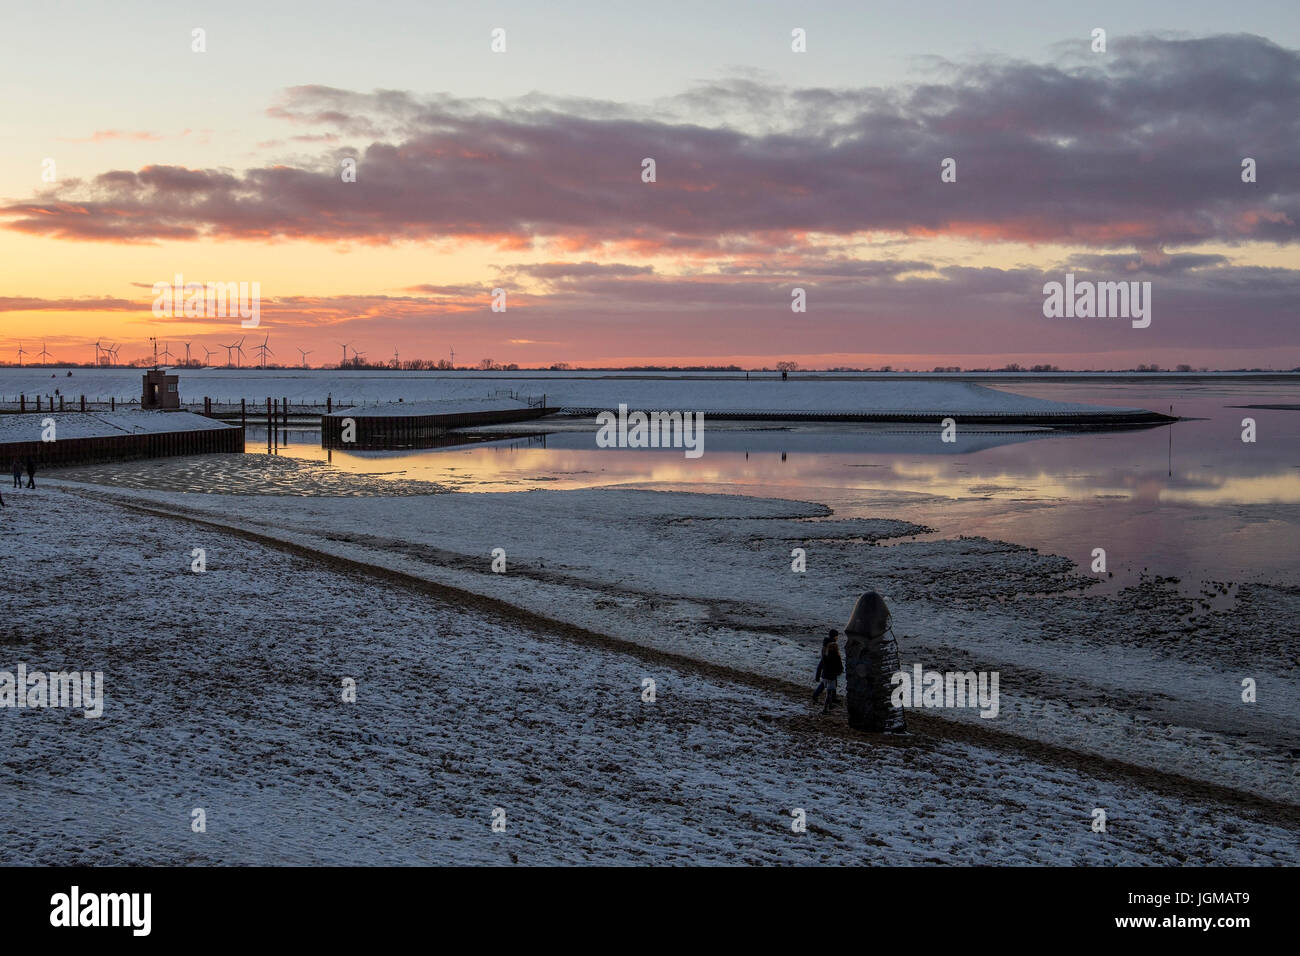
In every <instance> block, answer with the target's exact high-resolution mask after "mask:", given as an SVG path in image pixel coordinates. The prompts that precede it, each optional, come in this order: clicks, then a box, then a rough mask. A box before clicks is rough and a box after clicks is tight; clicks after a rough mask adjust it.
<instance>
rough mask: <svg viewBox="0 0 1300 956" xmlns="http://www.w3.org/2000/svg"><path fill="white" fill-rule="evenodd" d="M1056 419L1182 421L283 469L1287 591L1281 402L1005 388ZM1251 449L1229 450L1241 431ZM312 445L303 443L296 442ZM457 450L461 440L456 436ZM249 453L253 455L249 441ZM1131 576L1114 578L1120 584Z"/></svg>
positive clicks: (527, 443)
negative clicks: (724, 501) (765, 508)
mask: <svg viewBox="0 0 1300 956" xmlns="http://www.w3.org/2000/svg"><path fill="white" fill-rule="evenodd" d="M1016 390H1017V391H1021V392H1024V393H1026V394H1028V393H1030V392H1031V391H1032V392H1035V393H1038V394H1041V397H1044V398H1052V399H1058V400H1062V401H1083V402H1095V403H1098V404H1114V405H1125V406H1139V407H1150V408H1162V410H1163V408H1164V407H1165V406H1167V405H1172V406H1173V407H1174V409H1175V414H1178V415H1180V416H1184V417H1185V420H1184V421H1180V422H1179V423H1177V424H1175V425H1172V426H1162V427H1160V428H1156V429H1143V430H1137V431H1118V432H1083V433H1078V432H1070V433H1066V432H1053V431H1050V430H1044V429H1022V430H998V431H992V430H979V429H963V428H961V427H960V423H959V425H958V433H957V441H956V442H954V443H951V444H948V443H944V442H942V441H941V440H940V435H939V429H938V425H937V423H936V426H935V427H934V428H933V429H925V428H917V427H915V426H909V427H907V428H896V427H881V426H864V425H853V424H816V423H807V424H788V423H771V424H759V423H752V422H744V423H741V422H731V423H728V422H707V423H706V433H705V446H704V447H705V453H704V455H703V457H701V458H698V459H688V458H686V457H685V456H684V454H683V452H682V451H681V450H668V449H600V448H597V447H596V446H595V426H594V423H592V422H584V423H573V422H566V423H552V422H538V423H530V424H529V425H528V426H526V427H521V426H517V425H515V426H509V428H510V429H511V431H510V432H508V433H507V432H501V431H493V430H492V429H484V430H481V431H479V432H477V433H475V434H474V435H473V436H472V437H470V438H468V439H467V440H472V441H475V442H478V443H477V444H473V445H468V446H467V445H458V446H456V447H448V448H444V449H439V450H420V451H411V452H341V451H339V450H335V451H334V452H333V454H332V455H328V457H327V453H326V452H325V451H324V450H322V449H321V448H320V447H319V444H317V445H312V444H310V438H309V437H303V436H300V435H297V434H292V435H291V436H290V443H289V445H288V447H285V446H281V447H280V449H279V450H280V453H281V454H290V455H293V456H295V457H305V458H314V459H318V460H328V461H329V462H330V463H331V465H332V466H333V467H335V468H339V469H343V470H346V471H352V472H357V473H365V474H371V475H375V474H378V475H381V476H382V475H386V474H387V475H392V476H394V477H402V478H415V479H422V480H427V481H433V482H438V483H440V484H448V485H451V486H453V487H456V488H458V489H459V490H462V491H516V490H522V489H528V488H585V487H592V486H606V485H629V486H637V487H653V488H662V489H681V490H691V491H711V492H725V493H731V494H752V495H761V496H766V497H790V498H801V499H810V500H815V501H820V502H824V503H826V504H828V505H830V506H831V507H833V508H834V509H835V510H836V513H837V514H839V515H849V516H854V515H885V516H895V517H900V518H905V519H907V520H914V521H919V522H921V523H924V524H928V525H931V526H933V527H937V528H939V529H940V531H941V532H942V533H943V534H945V535H951V534H985V535H989V536H992V537H1000V538H1004V539H1005V540H1009V541H1015V542H1018V543H1022V544H1026V545H1030V546H1034V547H1040V548H1043V549H1045V550H1051V551H1054V552H1056V553H1059V554H1066V555H1069V556H1073V557H1075V559H1076V560H1077V561H1078V562H1079V564H1080V567H1081V568H1086V567H1087V565H1088V559H1089V555H1090V553H1091V551H1092V548H1093V547H1106V548H1107V550H1108V553H1109V554H1112V555H1114V560H1113V564H1114V566H1115V567H1116V568H1118V569H1121V574H1120V575H1119V577H1120V578H1121V580H1126V579H1128V578H1129V576H1130V575H1131V574H1135V573H1138V572H1140V570H1141V569H1142V568H1144V567H1149V568H1151V569H1152V570H1156V569H1159V571H1160V572H1161V573H1164V574H1189V575H1193V576H1196V577H1199V578H1203V579H1239V578H1264V579H1270V580H1281V581H1283V582H1285V583H1293V582H1295V581H1296V580H1298V579H1300V549H1297V548H1296V547H1295V543H1294V542H1295V541H1296V540H1297V531H1300V528H1298V527H1297V524H1300V518H1298V515H1300V512H1297V510H1296V509H1295V508H1294V506H1295V505H1296V504H1300V455H1298V454H1297V451H1298V450H1300V411H1294V410H1286V409H1248V410H1243V409H1240V408H1234V407H1232V406H1233V405H1239V404H1243V403H1264V402H1273V403H1278V404H1286V403H1295V402H1296V395H1295V394H1294V389H1290V388H1289V387H1282V388H1274V389H1269V388H1267V387H1266V386H1260V385H1253V386H1250V387H1249V392H1247V391H1246V387H1245V386H1239V385H1238V386H1233V385H1224V384H1217V383H1216V384H1214V385H1212V386H1196V385H1193V386H1186V385H1181V386H1176V387H1169V388H1167V389H1160V388H1158V387H1154V386H1143V387H1142V388H1136V387H1125V386H1122V385H1121V386H1114V387H1110V388H1107V387H1104V386H1097V385H1095V384H1089V385H1079V386H1073V385H1041V386H1038V387H1037V388H1036V389H1025V388H1017V389H1016ZM1245 416H1250V417H1253V418H1254V419H1255V421H1256V430H1257V436H1258V437H1257V441H1256V442H1254V443H1243V442H1242V441H1241V419H1242V418H1243V417H1245ZM307 436H310V433H307ZM462 437H464V436H462ZM248 447H249V450H250V451H256V450H259V448H264V447H265V435H264V434H263V435H262V436H261V443H260V446H259V442H258V441H257V440H256V439H255V437H254V436H253V435H252V434H251V433H250V436H249V441H248ZM1125 572H1127V573H1125Z"/></svg>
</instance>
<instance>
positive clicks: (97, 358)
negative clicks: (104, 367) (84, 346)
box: [95, 339, 99, 368]
mask: <svg viewBox="0 0 1300 956" xmlns="http://www.w3.org/2000/svg"><path fill="white" fill-rule="evenodd" d="M95 367H96V368H99V340H98V339H96V340H95Z"/></svg>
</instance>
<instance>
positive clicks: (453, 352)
mask: <svg viewBox="0 0 1300 956" xmlns="http://www.w3.org/2000/svg"><path fill="white" fill-rule="evenodd" d="M451 367H452V369H453V370H454V369H455V368H456V346H454V345H453V346H452V347H451Z"/></svg>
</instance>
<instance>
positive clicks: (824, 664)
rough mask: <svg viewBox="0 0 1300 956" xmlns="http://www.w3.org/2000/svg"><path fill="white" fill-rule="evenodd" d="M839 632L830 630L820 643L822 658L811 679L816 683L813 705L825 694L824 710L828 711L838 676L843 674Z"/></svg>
mask: <svg viewBox="0 0 1300 956" xmlns="http://www.w3.org/2000/svg"><path fill="white" fill-rule="evenodd" d="M839 636H840V632H839V631H837V630H834V629H833V628H832V630H831V632H830V634H829V635H828V636H827V637H826V638H825V640H823V641H822V656H821V659H820V660H819V661H818V662H817V673H816V674H815V675H814V676H813V679H814V680H816V681H817V687H816V688H815V689H814V690H813V698H812V699H813V703H814V704H815V703H817V698H819V697H820V696H821V695H822V691H827V694H826V708H825V709H826V710H830V709H831V707H832V706H833V703H832V702H833V701H834V700H835V699H836V694H835V685H836V682H837V681H838V680H839V676H840V675H841V674H842V673H844V662H843V661H842V660H840V645H839V642H838V640H837V638H838V637H839Z"/></svg>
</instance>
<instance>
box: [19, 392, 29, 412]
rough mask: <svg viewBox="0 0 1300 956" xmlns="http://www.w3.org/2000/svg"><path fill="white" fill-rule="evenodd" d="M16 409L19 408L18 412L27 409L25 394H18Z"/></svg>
mask: <svg viewBox="0 0 1300 956" xmlns="http://www.w3.org/2000/svg"><path fill="white" fill-rule="evenodd" d="M18 410H19V411H20V412H25V411H27V396H26V395H19V396H18Z"/></svg>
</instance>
